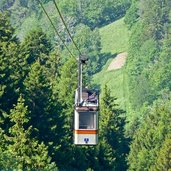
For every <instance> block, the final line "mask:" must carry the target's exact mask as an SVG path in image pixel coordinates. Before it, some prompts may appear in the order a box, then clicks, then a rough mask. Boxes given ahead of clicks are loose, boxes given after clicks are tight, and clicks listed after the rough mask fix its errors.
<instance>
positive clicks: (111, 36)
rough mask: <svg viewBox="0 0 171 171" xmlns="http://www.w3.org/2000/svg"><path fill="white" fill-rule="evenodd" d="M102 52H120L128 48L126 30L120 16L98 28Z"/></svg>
mask: <svg viewBox="0 0 171 171" xmlns="http://www.w3.org/2000/svg"><path fill="white" fill-rule="evenodd" d="M100 35H101V43H102V53H111V54H115V53H120V52H124V51H127V49H128V30H127V27H126V25H125V23H124V18H121V19H119V20H117V21H115V22H113V23H111V24H109V25H107V26H104V27H102V28H101V29H100Z"/></svg>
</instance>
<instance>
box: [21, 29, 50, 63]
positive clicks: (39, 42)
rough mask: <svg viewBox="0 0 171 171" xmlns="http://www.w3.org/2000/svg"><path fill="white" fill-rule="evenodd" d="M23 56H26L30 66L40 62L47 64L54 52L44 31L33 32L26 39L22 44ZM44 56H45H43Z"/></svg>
mask: <svg viewBox="0 0 171 171" xmlns="http://www.w3.org/2000/svg"><path fill="white" fill-rule="evenodd" d="M22 50H23V55H24V56H26V59H27V62H28V64H32V63H34V62H35V61H37V60H39V62H40V63H42V64H45V62H46V61H47V59H48V57H47V56H48V55H49V53H50V51H51V50H52V45H51V43H50V41H49V40H48V38H47V36H46V34H45V33H43V31H42V29H40V28H38V29H37V30H32V31H31V32H29V33H28V35H27V36H26V37H25V39H24V42H23V43H22ZM42 54H44V55H42Z"/></svg>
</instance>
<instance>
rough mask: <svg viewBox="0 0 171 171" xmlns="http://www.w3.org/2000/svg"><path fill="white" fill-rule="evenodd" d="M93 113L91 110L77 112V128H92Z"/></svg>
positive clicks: (93, 123) (93, 125)
mask: <svg viewBox="0 0 171 171" xmlns="http://www.w3.org/2000/svg"><path fill="white" fill-rule="evenodd" d="M94 128H95V114H94V113H93V112H80V113H79V129H94Z"/></svg>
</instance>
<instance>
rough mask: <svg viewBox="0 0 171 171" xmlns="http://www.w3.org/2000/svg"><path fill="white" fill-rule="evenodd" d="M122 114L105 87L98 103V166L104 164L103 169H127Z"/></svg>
mask: <svg viewBox="0 0 171 171" xmlns="http://www.w3.org/2000/svg"><path fill="white" fill-rule="evenodd" d="M122 114H123V111H122V110H120V109H119V108H118V105H117V104H116V98H114V97H112V96H111V95H110V90H109V89H108V88H107V86H105V88H104V94H103V97H102V99H101V103H100V125H99V126H100V133H99V134H100V137H99V141H100V146H99V157H100V163H99V164H100V165H101V163H103V165H104V164H105V165H106V167H105V168H104V169H114V170H125V169H126V167H127V166H126V162H125V158H126V154H127V152H128V144H127V143H128V140H127V139H126V138H125V137H124V117H123V115H122ZM101 156H103V157H101ZM103 165H102V167H103Z"/></svg>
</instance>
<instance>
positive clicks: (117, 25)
mask: <svg viewBox="0 0 171 171" xmlns="http://www.w3.org/2000/svg"><path fill="white" fill-rule="evenodd" d="M128 35H129V32H128V30H127V28H126V25H125V24H124V18H122V19H120V20H117V21H116V22H113V23H111V24H109V25H107V26H105V27H103V28H101V29H100V36H101V43H102V50H101V52H102V53H106V54H107V53H110V54H111V58H110V59H109V60H108V61H107V62H106V64H105V66H104V67H103V69H102V70H101V71H100V72H99V73H96V74H95V75H94V77H93V83H94V84H95V85H98V86H100V87H101V89H103V87H104V85H105V84H107V85H108V87H109V88H110V89H111V93H112V95H114V96H116V97H117V98H118V102H119V104H121V106H122V107H123V108H125V100H126V99H125V89H126V83H125V80H126V78H125V77H126V73H125V69H124V67H123V68H121V69H118V70H112V71H107V68H108V66H109V64H110V63H111V61H112V60H113V59H114V58H115V57H116V55H117V54H118V53H120V52H126V51H127V49H128Z"/></svg>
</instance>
